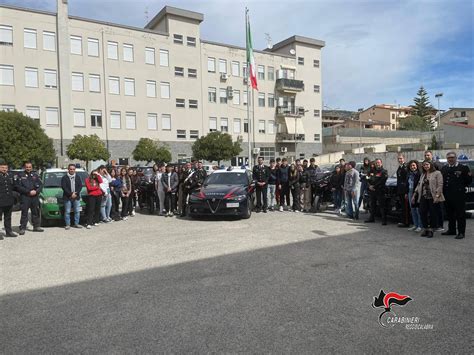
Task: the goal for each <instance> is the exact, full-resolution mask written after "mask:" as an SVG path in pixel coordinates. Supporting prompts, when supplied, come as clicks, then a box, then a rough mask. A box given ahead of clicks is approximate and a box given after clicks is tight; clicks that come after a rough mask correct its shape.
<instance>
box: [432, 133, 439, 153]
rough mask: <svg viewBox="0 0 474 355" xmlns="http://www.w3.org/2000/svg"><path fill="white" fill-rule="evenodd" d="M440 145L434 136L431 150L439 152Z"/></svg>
mask: <svg viewBox="0 0 474 355" xmlns="http://www.w3.org/2000/svg"><path fill="white" fill-rule="evenodd" d="M438 145H439V144H438V140H437V139H436V136H435V135H434V134H433V137H431V145H430V149H432V150H437V149H439V148H440V147H439V146H438Z"/></svg>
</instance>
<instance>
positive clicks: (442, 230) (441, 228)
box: [434, 227, 444, 232]
mask: <svg viewBox="0 0 474 355" xmlns="http://www.w3.org/2000/svg"><path fill="white" fill-rule="evenodd" d="M434 231H435V232H444V228H443V227H439V228H436V229H435V230H434Z"/></svg>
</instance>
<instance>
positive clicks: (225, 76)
mask: <svg viewBox="0 0 474 355" xmlns="http://www.w3.org/2000/svg"><path fill="white" fill-rule="evenodd" d="M227 79H229V76H228V75H227V74H226V73H221V80H227Z"/></svg>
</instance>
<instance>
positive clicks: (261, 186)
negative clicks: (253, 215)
mask: <svg viewBox="0 0 474 355" xmlns="http://www.w3.org/2000/svg"><path fill="white" fill-rule="evenodd" d="M252 177H253V180H254V181H255V192H256V194H257V206H256V207H257V209H256V211H255V212H257V213H258V212H260V211H262V210H263V213H267V192H268V179H269V178H270V168H269V167H268V166H265V165H264V164H263V157H258V165H255V166H254V167H253V170H252ZM262 199H263V206H262Z"/></svg>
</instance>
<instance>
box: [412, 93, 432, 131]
mask: <svg viewBox="0 0 474 355" xmlns="http://www.w3.org/2000/svg"><path fill="white" fill-rule="evenodd" d="M413 101H414V105H411V107H412V108H413V114H414V115H415V116H419V117H423V118H424V119H425V120H426V122H427V123H428V126H429V127H430V130H432V129H434V125H433V121H432V116H431V113H432V111H433V106H431V103H430V100H429V98H428V93H427V92H426V90H425V88H424V87H423V86H421V87H420V89H419V90H418V92H417V93H416V97H415V98H413Z"/></svg>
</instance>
